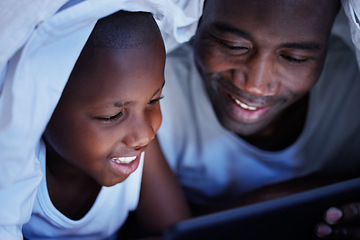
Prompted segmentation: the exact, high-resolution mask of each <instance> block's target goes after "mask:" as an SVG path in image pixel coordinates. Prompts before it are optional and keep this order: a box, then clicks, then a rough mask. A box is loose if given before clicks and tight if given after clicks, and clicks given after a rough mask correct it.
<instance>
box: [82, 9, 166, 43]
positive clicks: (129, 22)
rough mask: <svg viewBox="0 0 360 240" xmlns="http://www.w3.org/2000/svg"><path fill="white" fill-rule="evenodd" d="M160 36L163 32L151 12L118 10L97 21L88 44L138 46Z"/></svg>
mask: <svg viewBox="0 0 360 240" xmlns="http://www.w3.org/2000/svg"><path fill="white" fill-rule="evenodd" d="M159 37H161V33H160V30H159V27H158V25H157V23H156V22H155V19H154V18H153V17H152V14H151V13H148V12H127V11H118V12H116V13H114V14H111V15H109V16H107V17H104V18H102V19H100V20H99V21H98V22H97V23H96V25H95V27H94V29H93V31H92V33H91V35H90V37H89V39H88V41H87V43H86V45H88V46H89V47H95V48H115V49H127V48H137V47H140V46H143V45H148V44H149V43H151V42H153V41H155V40H158V39H159Z"/></svg>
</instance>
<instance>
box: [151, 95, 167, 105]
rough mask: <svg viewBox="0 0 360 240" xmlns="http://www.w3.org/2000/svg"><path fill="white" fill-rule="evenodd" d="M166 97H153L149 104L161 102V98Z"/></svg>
mask: <svg viewBox="0 0 360 240" xmlns="http://www.w3.org/2000/svg"><path fill="white" fill-rule="evenodd" d="M163 98H164V97H163V96H160V97H158V98H154V99H151V100H150V101H149V104H155V103H157V102H159V101H160V100H161V99H163Z"/></svg>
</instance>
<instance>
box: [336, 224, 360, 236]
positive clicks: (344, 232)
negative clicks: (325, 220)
mask: <svg viewBox="0 0 360 240" xmlns="http://www.w3.org/2000/svg"><path fill="white" fill-rule="evenodd" d="M331 227H332V234H331V236H332V237H334V238H336V239H360V226H359V227H345V226H343V227H340V226H331Z"/></svg>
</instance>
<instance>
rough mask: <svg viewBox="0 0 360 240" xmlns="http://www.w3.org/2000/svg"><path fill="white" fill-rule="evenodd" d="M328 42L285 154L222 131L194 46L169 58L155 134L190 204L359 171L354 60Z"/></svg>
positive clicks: (359, 96)
mask: <svg viewBox="0 0 360 240" xmlns="http://www.w3.org/2000/svg"><path fill="white" fill-rule="evenodd" d="M330 45H331V46H330V49H329V53H328V57H327V60H326V64H325V67H324V70H323V73H322V75H321V78H320V80H319V81H318V83H317V84H316V86H315V87H314V88H313V89H312V90H311V92H310V99H309V100H310V101H309V108H308V113H307V119H306V124H305V127H304V129H303V132H302V133H301V135H300V136H299V138H298V139H297V140H296V142H295V143H293V144H292V145H291V146H289V147H288V148H286V149H284V150H281V151H264V150H261V149H259V148H257V147H255V146H253V145H251V144H249V143H247V142H246V141H244V140H243V139H242V138H240V137H239V136H237V135H236V134H234V133H232V132H230V131H228V130H226V129H224V128H223V127H222V125H221V124H220V123H219V122H218V120H217V117H216V115H215V113H214V110H213V108H212V105H211V103H210V100H209V98H208V96H207V93H206V92H205V88H204V86H203V82H202V79H201V77H200V75H199V73H198V71H197V69H196V67H195V64H194V59H193V53H192V47H191V45H190V44H184V45H183V46H182V47H180V48H179V49H176V50H175V51H174V52H172V53H171V54H169V55H168V58H167V63H166V69H165V73H166V75H165V78H166V84H165V88H164V90H163V94H164V99H163V100H162V102H161V107H162V112H163V123H162V126H161V128H160V130H159V132H158V137H159V141H160V144H161V146H162V150H163V152H164V154H165V157H166V158H167V160H168V162H169V164H170V166H171V168H172V170H173V171H174V172H175V173H176V175H177V177H178V179H179V181H180V183H181V185H182V186H183V188H184V190H185V192H186V195H187V198H188V199H189V200H190V201H191V202H194V203H197V204H205V205H215V204H217V203H221V202H222V201H226V200H231V199H235V198H237V197H239V196H240V195H242V194H244V193H247V192H249V191H251V190H254V189H257V188H260V187H262V186H265V185H268V184H272V183H276V182H280V181H283V180H287V179H292V178H295V177H300V176H303V175H305V174H309V173H313V172H315V171H317V170H320V169H325V170H327V171H333V170H335V171H337V172H339V173H341V172H346V171H348V170H349V169H350V170H354V171H356V170H359V167H360V111H359V103H360V75H359V71H358V67H357V62H356V58H355V55H354V54H353V52H352V51H351V50H350V49H349V48H348V46H347V45H345V44H344V42H343V41H341V40H340V39H339V38H335V37H333V38H332V39H331V44H330Z"/></svg>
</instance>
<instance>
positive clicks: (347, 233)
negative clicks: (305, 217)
mask: <svg viewBox="0 0 360 240" xmlns="http://www.w3.org/2000/svg"><path fill="white" fill-rule="evenodd" d="M315 233H316V235H317V236H318V237H320V238H328V239H348V240H350V239H360V226H358V227H355V226H352V227H349V226H346V227H345V226H330V225H327V224H325V223H320V224H319V225H318V226H317V227H316V230H315Z"/></svg>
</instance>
